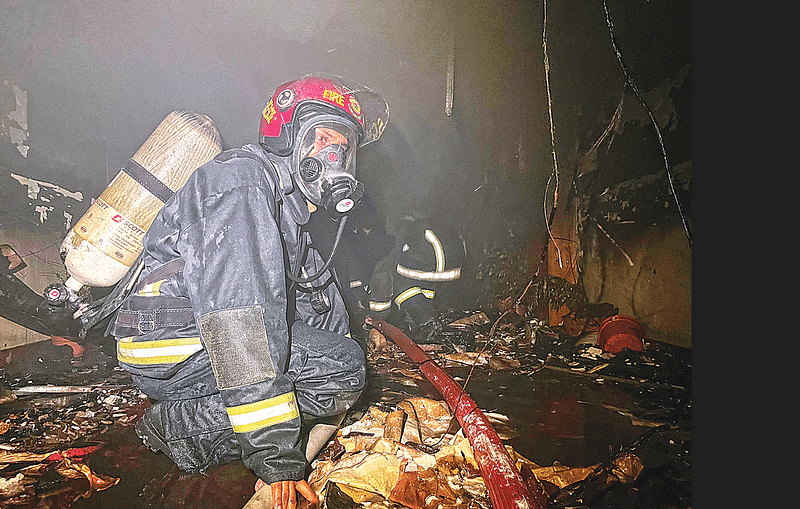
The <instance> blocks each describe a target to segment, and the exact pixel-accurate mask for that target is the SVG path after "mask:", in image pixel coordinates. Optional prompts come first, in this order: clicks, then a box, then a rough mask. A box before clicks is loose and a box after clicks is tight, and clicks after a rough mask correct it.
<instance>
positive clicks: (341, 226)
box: [286, 215, 347, 283]
mask: <svg viewBox="0 0 800 509" xmlns="http://www.w3.org/2000/svg"><path fill="white" fill-rule="evenodd" d="M346 222H347V215H343V216H342V218H341V219H340V220H339V228H338V229H337V230H336V238H335V239H334V241H333V247H332V248H331V254H330V256H328V260H327V261H326V262H325V264H324V265H323V266H322V268H321V269H319V270H318V271H317V273H316V274H313V275H311V276H308V277H300V276H295V275H294V274H292V272H291V271H290V270H288V269H287V270H286V276H288V277H289V279H291V280H292V281H294V282H295V283H310V282H312V281H316V280H317V279H319V278H320V277H321V276H322V274H324V273H325V271H326V270H328V267H330V265H331V261H333V255H334V254H336V248H337V247H338V246H339V240H341V238H342V232H344V225H345V223H346Z"/></svg>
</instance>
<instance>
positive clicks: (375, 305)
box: [369, 300, 392, 311]
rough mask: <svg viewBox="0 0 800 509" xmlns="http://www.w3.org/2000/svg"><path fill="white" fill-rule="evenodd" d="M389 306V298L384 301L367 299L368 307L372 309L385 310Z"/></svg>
mask: <svg viewBox="0 0 800 509" xmlns="http://www.w3.org/2000/svg"><path fill="white" fill-rule="evenodd" d="M390 307H392V301H390V300H389V301H385V302H378V301H374V300H371V301H369V309H370V310H372V311H386V310H387V309H389V308H390Z"/></svg>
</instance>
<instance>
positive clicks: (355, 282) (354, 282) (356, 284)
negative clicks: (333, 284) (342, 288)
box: [350, 279, 361, 288]
mask: <svg viewBox="0 0 800 509" xmlns="http://www.w3.org/2000/svg"><path fill="white" fill-rule="evenodd" d="M359 286H361V280H360V279H354V280H352V281H350V288H358V287H359Z"/></svg>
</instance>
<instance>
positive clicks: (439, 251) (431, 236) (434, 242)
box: [425, 230, 444, 273]
mask: <svg viewBox="0 0 800 509" xmlns="http://www.w3.org/2000/svg"><path fill="white" fill-rule="evenodd" d="M425 240H427V241H428V242H430V244H431V246H433V252H434V254H435V255H436V272H437V273H438V272H442V271H443V270H444V247H442V243H441V242H440V241H439V237H437V236H436V234H435V233H433V230H425Z"/></svg>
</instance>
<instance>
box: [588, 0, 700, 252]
mask: <svg viewBox="0 0 800 509" xmlns="http://www.w3.org/2000/svg"><path fill="white" fill-rule="evenodd" d="M603 11H604V12H605V15H606V24H607V25H608V33H609V36H610V37H611V46H612V47H613V48H614V55H615V56H616V58H617V62H618V63H619V66H620V68H621V69H622V73H623V75H624V76H625V82H626V83H627V85H628V86H629V87H630V88H631V90H632V91H633V93H634V95H635V96H636V98H637V99H638V100H639V103H640V104H641V105H642V107H643V108H644V110H645V112H646V113H647V116H648V117H649V118H650V122H652V124H653V128H654V129H655V132H656V136H657V137H658V143H659V147H660V148H661V154H662V156H663V158H664V168H665V170H666V172H667V180H668V181H669V187H670V192H671V193H672V197H673V198H674V200H675V205H676V206H677V207H678V215H679V216H680V219H681V224H682V226H683V231H684V233H685V234H686V240H687V242H688V243H689V249H690V250H691V248H692V233H691V230H690V229H689V226H688V224H687V223H686V217H685V215H684V213H683V207H682V206H681V201H680V199H679V198H678V194H677V192H676V191H675V184H674V179H673V176H672V170H671V169H670V165H669V159H668V157H667V150H666V147H665V146H664V139H663V137H662V136H661V129H660V128H659V126H658V122H657V121H656V118H655V115H653V111H652V110H651V109H650V107H649V106H648V105H647V102H646V101H645V100H644V98H643V97H642V95H641V94H640V93H639V87H637V86H636V82H635V81H634V80H633V77H631V75H630V73H629V72H628V68H627V67H626V66H625V62H624V60H623V58H622V53H620V51H619V47H618V46H617V39H616V36H615V35H614V23H613V22H612V21H611V14H610V13H609V10H608V3H607V1H606V0H603Z"/></svg>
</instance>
